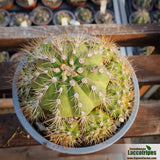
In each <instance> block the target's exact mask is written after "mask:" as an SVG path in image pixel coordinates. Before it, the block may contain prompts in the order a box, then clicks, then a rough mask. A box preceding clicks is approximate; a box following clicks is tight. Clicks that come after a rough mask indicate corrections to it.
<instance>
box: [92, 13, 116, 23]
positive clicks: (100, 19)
mask: <svg viewBox="0 0 160 160" xmlns="http://www.w3.org/2000/svg"><path fill="white" fill-rule="evenodd" d="M95 21H96V23H97V24H111V23H114V16H113V13H112V12H111V11H109V10H106V13H105V14H103V13H101V12H100V11H98V12H97V13H96V15H95Z"/></svg>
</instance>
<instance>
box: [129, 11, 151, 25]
mask: <svg viewBox="0 0 160 160" xmlns="http://www.w3.org/2000/svg"><path fill="white" fill-rule="evenodd" d="M129 23H136V24H147V23H151V18H150V15H149V12H148V11H146V10H139V11H137V12H133V13H132V14H131V15H130V17H129Z"/></svg>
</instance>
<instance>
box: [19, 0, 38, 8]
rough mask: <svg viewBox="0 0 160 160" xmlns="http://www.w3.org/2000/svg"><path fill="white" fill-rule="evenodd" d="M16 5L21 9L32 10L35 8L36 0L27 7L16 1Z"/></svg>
mask: <svg viewBox="0 0 160 160" xmlns="http://www.w3.org/2000/svg"><path fill="white" fill-rule="evenodd" d="M16 3H17V4H18V5H19V6H20V7H22V8H26V9H32V8H34V7H35V6H36V4H37V0H35V2H34V3H33V4H32V5H29V6H25V5H21V4H20V3H18V2H17V0H16Z"/></svg>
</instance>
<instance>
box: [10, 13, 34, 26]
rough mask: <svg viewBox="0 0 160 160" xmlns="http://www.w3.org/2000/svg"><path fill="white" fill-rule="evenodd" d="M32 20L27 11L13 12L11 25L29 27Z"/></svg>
mask: <svg viewBox="0 0 160 160" xmlns="http://www.w3.org/2000/svg"><path fill="white" fill-rule="evenodd" d="M31 24H32V22H31V20H30V19H29V16H28V14H25V13H12V14H11V21H10V26H11V27H15V26H18V27H28V26H31Z"/></svg>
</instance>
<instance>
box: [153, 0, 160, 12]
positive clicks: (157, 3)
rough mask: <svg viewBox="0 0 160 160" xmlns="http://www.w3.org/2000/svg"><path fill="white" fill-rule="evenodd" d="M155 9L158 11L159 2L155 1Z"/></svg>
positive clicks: (158, 0)
mask: <svg viewBox="0 0 160 160" xmlns="http://www.w3.org/2000/svg"><path fill="white" fill-rule="evenodd" d="M154 6H155V8H156V9H159V10H160V0H155V5H154Z"/></svg>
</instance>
